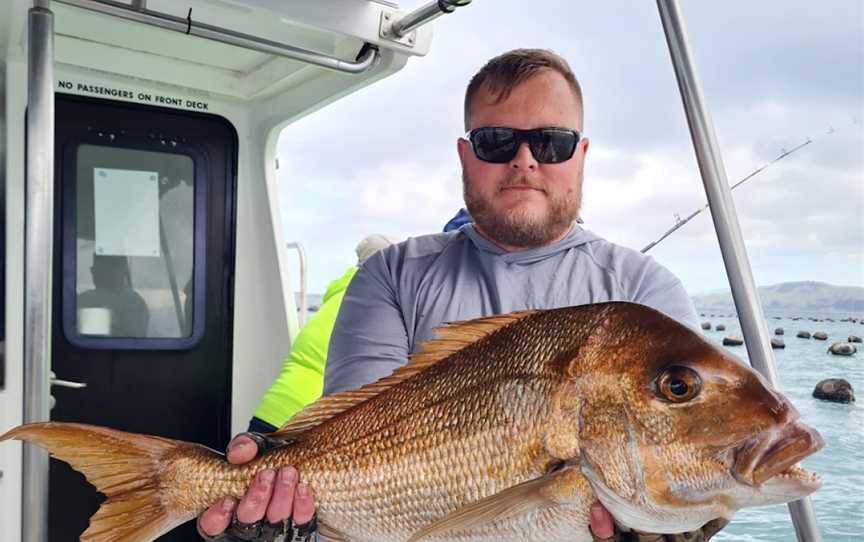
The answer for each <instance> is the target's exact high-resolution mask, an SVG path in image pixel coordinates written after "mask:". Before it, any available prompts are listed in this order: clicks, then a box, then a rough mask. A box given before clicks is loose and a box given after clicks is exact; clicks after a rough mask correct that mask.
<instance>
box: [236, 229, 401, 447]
mask: <svg viewBox="0 0 864 542" xmlns="http://www.w3.org/2000/svg"><path fill="white" fill-rule="evenodd" d="M394 242H395V240H394V239H391V238H389V237H386V236H384V235H379V234H375V235H370V236H369V237H366V238H365V239H363V240H362V241H360V243H359V244H358V245H357V248H356V249H355V250H356V253H357V265H352V266H351V267H350V268H348V270H346V271H345V273H344V274H343V275H342V276H341V277H339V278H337V279H336V280H334V281H332V282H331V283H330V284H329V285H328V286H327V291H326V292H325V293H324V297H323V298H322V300H321V306H320V307H319V308H318V311H317V312H315V314H313V315H312V317H311V318H309V321H308V322H306V325H304V326H303V329H301V330H300V333H299V334H298V335H297V338H296V339H294V344H293V345H292V346H291V352H290V353H289V354H288V357H287V358H285V363H284V364H283V365H282V372H281V373H280V374H279V376H278V377H277V378H276V380H275V381H274V382H273V385H272V386H270V389H269V390H267V392H266V393H265V394H264V396H263V397H262V398H261V402H260V403H259V404H258V408H257V409H256V410H255V415H254V417H253V418H252V420H251V422H250V423H249V431H257V432H259V433H272V432H273V431H276V430H277V429H278V428H279V427H281V426H282V425H284V424H285V422H287V421H288V420H289V419H290V418H291V417H292V416H294V415H295V414H296V413H297V412H299V411H300V410H302V409H303V407H305V406H306V405H308V404H309V403H311V402H313V401H315V400H316V399H318V398H319V397H321V392H322V390H323V388H324V364H325V363H326V361H327V347H328V345H329V344H330V334H331V333H332V331H333V325H334V324H335V323H336V316H337V315H338V314H339V307H340V306H341V305H342V298H343V297H345V290H346V289H347V288H348V284H349V283H350V282H351V278H352V277H353V276H354V274H355V273H356V272H357V269H358V266H359V265H360V264H362V263H363V262H364V261H366V259H367V258H368V257H369V256H371V255H372V254H374V253H375V252H377V251H379V250H381V249H382V248H384V247H386V246H389V245H391V244H393V243H394Z"/></svg>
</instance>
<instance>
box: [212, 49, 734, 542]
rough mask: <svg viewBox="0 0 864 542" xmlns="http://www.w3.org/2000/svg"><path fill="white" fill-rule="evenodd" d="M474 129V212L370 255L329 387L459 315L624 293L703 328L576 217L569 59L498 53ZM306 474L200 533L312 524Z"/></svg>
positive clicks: (403, 358) (464, 141) (236, 456)
mask: <svg viewBox="0 0 864 542" xmlns="http://www.w3.org/2000/svg"><path fill="white" fill-rule="evenodd" d="M465 129H466V132H467V133H466V134H465V135H464V136H463V137H461V138H459V139H458V141H457V143H456V148H457V151H458V154H459V159H460V161H461V163H462V171H463V175H462V177H463V186H464V197H465V204H466V206H467V208H468V211H469V212H470V214H471V216H472V217H473V219H474V223H473V224H471V223H469V224H465V225H463V226H461V227H460V228H459V229H458V230H455V231H450V232H447V233H438V234H434V235H427V236H422V237H416V238H411V239H408V240H407V241H404V242H402V243H399V244H396V245H391V246H390V247H388V248H386V249H384V250H382V251H380V252H378V253H376V254H374V255H373V256H372V257H371V258H369V259H368V260H367V261H366V262H365V263H364V265H363V266H362V267H361V268H360V270H359V271H358V272H357V274H356V275H355V276H354V278H353V280H352V281H351V284H350V286H349V287H348V290H347V291H346V294H345V298H344V299H343V302H342V307H341V309H340V312H339V316H338V318H337V320H336V324H335V327H334V329H333V334H332V336H331V341H330V349H329V354H328V358H327V365H326V373H325V384H324V394H325V395H328V394H332V393H336V392H340V391H345V390H349V389H354V388H357V387H359V386H362V385H364V384H368V383H370V382H373V381H375V380H378V379H379V378H382V377H384V376H387V375H389V374H390V373H391V372H393V370H394V369H396V368H398V367H400V366H402V365H404V364H405V363H406V362H407V359H408V355H409V354H411V353H412V352H414V351H415V350H416V349H417V348H418V345H419V343H420V342H422V341H426V340H429V339H431V338H432V337H433V329H434V328H436V327H439V326H441V325H442V324H443V323H445V322H452V321H460V320H470V319H472V318H478V317H481V316H490V315H495V314H503V313H508V312H512V311H517V310H525V309H551V308H556V307H565V306H571V305H582V304H586V303H598V302H604V301H616V300H617V301H631V302H636V303H642V304H644V305H649V306H651V307H653V308H655V309H658V310H660V311H662V312H664V313H666V314H667V315H669V316H671V317H673V318H676V319H677V320H679V321H681V322H683V323H684V324H686V325H688V326H691V327H694V328H696V327H697V326H698V322H697V319H696V313H695V309H694V307H693V303H692V301H691V300H690V298H689V297H688V295H687V293H686V292H685V291H684V288H683V286H682V284H681V282H680V281H679V280H678V278H676V277H675V276H674V275H673V274H672V273H671V272H669V271H668V270H667V269H665V268H664V267H663V266H661V265H660V264H658V263H657V262H655V261H654V260H653V259H651V258H650V257H648V256H645V255H643V254H641V253H639V252H637V251H634V250H631V249H628V248H624V247H621V246H617V245H614V244H612V243H610V242H609V241H606V240H605V239H603V238H601V237H599V236H597V235H596V234H594V233H591V232H590V231H588V230H586V229H583V228H582V227H580V226H579V225H578V224H577V223H576V218H577V215H578V213H579V209H580V205H581V202H582V180H583V175H584V170H585V157H586V155H587V154H588V147H589V142H588V139H587V138H586V137H585V136H584V135H583V133H582V130H583V110H582V90H581V88H580V86H579V83H578V82H577V80H576V77H575V76H574V75H573V72H572V71H571V70H570V67H569V66H568V65H567V62H566V61H565V60H564V59H563V58H561V57H559V56H558V55H556V54H554V53H552V52H550V51H545V50H536V49H518V50H514V51H510V52H507V53H504V54H503V55H500V56H498V57H496V58H493V59H492V60H490V61H489V62H488V63H487V64H486V65H485V66H484V67H483V68H482V69H481V70H480V71H479V72H478V73H477V74H476V75H475V76H474V77H473V78H472V80H471V82H470V83H469V85H468V89H467V92H466V95H465ZM253 439H254V442H253ZM256 444H257V445H261V444H267V439H266V437H264V436H261V435H252V436H251V438H250V436H248V434H244V435H240V436H238V437H236V438H235V439H234V440H233V441H232V443H231V445H229V454H228V458H229V460H230V461H232V462H235V463H240V462H245V461H249V460H250V459H252V457H254V456H255V454H256V452H257V449H258V448H256ZM296 480H297V472H296V471H295V470H294V469H292V468H289V469H284V470H283V471H282V472H280V473H278V476H277V475H276V473H272V472H271V473H268V474H262V475H261V476H259V478H258V479H257V480H256V481H255V482H253V484H252V486H251V487H250V490H249V493H247V496H246V497H244V499H242V500H241V501H240V502H239V504H237V505H236V506H235V505H234V504H232V503H231V502H224V503H217V504H216V505H214V506H213V507H212V508H211V509H210V510H208V511H207V512H205V513H204V514H203V515H202V517H201V519H200V521H199V530H200V531H201V532H202V534H204V535H214V534H216V533H221V532H222V531H223V530H224V529H225V528H226V527H227V526H228V525H229V523H232V516H233V527H232V529H233V530H234V531H235V532H237V531H238V529H239V532H244V533H248V532H255V529H256V525H260V524H262V521H263V523H264V525H265V527H266V525H267V524H269V525H270V527H269V529H270V530H269V531H268V530H267V529H266V528H265V529H264V531H265V532H273V526H274V525H276V526H278V522H281V521H282V520H283V519H285V518H287V517H289V516H291V517H292V518H293V522H294V524H300V525H302V526H306V525H309V522H310V520H311V519H312V517H313V510H314V504H313V497H312V494H311V492H310V488H308V487H305V486H304V485H303V484H299V485H298V484H297V481H296ZM295 487H296V488H297V490H296V492H295ZM235 509H236V514H235ZM292 510H293V514H292ZM588 513H590V515H591V529H592V531H593V535H594V537H595V539H596V540H615V539H618V538H619V536H620V535H619V534H618V533H614V532H613V524H612V519H611V516H610V515H609V513H608V512H607V511H606V510H605V509H604V508H603V507H602V505H600V503H599V502H598V503H595V504H594V505H593V506H592V508H591V510H590V512H589V511H587V510H586V514H588ZM722 525H723V522H712V523H711V524H709V525H707V526H706V527H705V528H703V530H702V531H701V532H698V533H690V534H684V535H674V536H669V537H666V536H660V535H643V534H633V533H628V534H627V535H625V536H626V537H627V539H630V540H688V541H694V542H695V541H699V540H707V539H708V538H710V536H711V535H713V533H714V532H716V531H717V530H718V529H719V528H720V527H722ZM261 530H262V529H261V528H260V527H258V531H261ZM301 530H303V532H304V533H306V532H309V531H310V530H309V529H305V530H304V529H303V528H302V527H301ZM229 532H230V531H229ZM678 536H681V537H682V538H677V537H678ZM245 539H247V540H248V539H252V538H245ZM261 539H266V537H264V538H261ZM271 539H272V538H271Z"/></svg>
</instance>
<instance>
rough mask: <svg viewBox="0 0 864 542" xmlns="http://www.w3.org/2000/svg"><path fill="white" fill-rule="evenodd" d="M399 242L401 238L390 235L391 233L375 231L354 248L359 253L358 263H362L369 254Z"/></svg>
mask: <svg viewBox="0 0 864 542" xmlns="http://www.w3.org/2000/svg"><path fill="white" fill-rule="evenodd" d="M398 242H399V240H398V239H396V238H395V237H390V236H389V235H383V234H381V233H373V234H372V235H370V236H368V237H366V238H364V239H363V240H362V241H360V242H359V243H357V248H355V249H354V252H356V253H357V264H358V265H360V264H361V263H363V262H365V261H366V260H367V259H368V258H369V256H371V255H373V254H375V253H376V252H378V251H379V250H381V249H382V248H386V247H389V246H390V245H392V244H395V243H398Z"/></svg>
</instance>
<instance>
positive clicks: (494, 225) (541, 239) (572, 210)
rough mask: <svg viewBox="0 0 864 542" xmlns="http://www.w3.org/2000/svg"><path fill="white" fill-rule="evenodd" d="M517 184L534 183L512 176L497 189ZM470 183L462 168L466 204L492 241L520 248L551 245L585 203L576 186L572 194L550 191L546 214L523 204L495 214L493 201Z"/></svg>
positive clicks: (574, 218) (529, 184) (531, 184)
mask: <svg viewBox="0 0 864 542" xmlns="http://www.w3.org/2000/svg"><path fill="white" fill-rule="evenodd" d="M518 184H521V185H527V186H534V185H535V183H531V182H529V181H527V180H526V179H524V178H520V179H510V180H508V181H507V182H505V183H504V184H503V185H502V186H500V187H499V188H498V189H499V190H500V189H501V188H503V187H505V186H512V185H518ZM470 185H471V183H470V181H469V180H468V177H467V174H466V173H465V172H464V171H463V172H462V190H463V195H464V198H465V206H466V207H467V208H468V212H469V213H471V218H473V219H474V222H475V224H476V225H477V226H478V227H479V228H480V230H481V231H482V232H483V233H485V234H486V235H487V236H489V237H491V238H492V240H493V241H496V242H498V243H500V244H503V245H509V246H513V247H519V248H533V247H539V246H543V245H548V244H549V243H551V242H553V241H555V240H556V239H557V238H559V237H561V236H562V235H563V234H564V233H565V232H566V231H567V230H568V229H569V228H570V226H571V225H572V224H573V221H574V220H576V216H577V215H578V213H579V207H580V205H581V203H582V202H581V197H580V191H579V189H578V187H577V189H576V190H574V191H573V192H572V193H570V194H563V195H560V196H550V195H548V193H547V197H548V198H549V199H548V211H547V212H546V213H545V214H544V215H543V216H540V217H538V216H535V214H534V213H531V212H530V211H528V210H524V209H521V208H517V209H513V210H508V211H505V212H503V213H500V214H496V213H495V211H494V209H493V206H492V202H490V201H488V200H486V199H484V198H483V197H482V196H481V195H479V194H473V193H471V191H470V190H469V186H470Z"/></svg>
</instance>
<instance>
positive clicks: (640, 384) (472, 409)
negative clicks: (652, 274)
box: [0, 302, 823, 542]
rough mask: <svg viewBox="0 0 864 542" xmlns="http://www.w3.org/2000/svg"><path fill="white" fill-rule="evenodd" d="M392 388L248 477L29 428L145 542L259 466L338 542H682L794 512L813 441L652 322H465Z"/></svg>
mask: <svg viewBox="0 0 864 542" xmlns="http://www.w3.org/2000/svg"><path fill="white" fill-rule="evenodd" d="M438 331H439V335H438V337H437V338H436V339H435V340H433V341H430V342H428V343H426V344H425V345H424V347H423V349H422V351H421V352H420V353H417V354H415V355H413V356H412V358H411V361H410V362H409V363H408V364H407V365H406V366H405V367H402V368H400V369H398V370H397V371H395V372H394V373H393V374H392V375H391V376H389V377H386V378H384V379H382V380H380V381H378V382H375V383H373V384H370V385H367V386H364V387H362V388H360V389H358V390H354V391H350V392H345V393H340V394H336V395H333V396H329V397H325V398H322V399H320V400H319V401H317V402H316V403H313V404H312V405H310V406H309V407H307V408H306V409H305V410H304V411H303V412H301V413H300V414H298V415H297V416H296V417H295V418H294V419H293V420H292V421H291V422H290V423H289V424H288V425H286V426H285V427H283V428H282V429H281V430H280V431H279V432H278V433H276V434H274V435H276V436H278V437H279V438H281V439H285V440H287V441H288V442H289V444H288V445H287V446H285V447H282V448H278V449H275V450H271V451H269V452H266V453H264V454H261V456H260V457H258V458H256V459H255V460H254V461H252V462H250V463H247V464H244V465H231V464H229V463H227V462H226V461H225V459H224V457H223V456H222V455H221V454H219V453H217V452H215V451H213V450H210V449H208V448H205V447H203V446H200V445H197V444H191V443H185V442H178V441H172V440H169V439H164V438H160V437H152V436H144V435H137V434H130V433H123V432H120V431H115V430H112V429H107V428H102V427H95V426H87V425H80V424H66V423H41V424H32V425H25V426H21V427H17V428H15V429H13V430H11V431H9V432H8V433H6V434H5V435H3V436H2V437H0V440H5V439H11V438H15V439H19V440H25V441H28V442H31V443H34V444H36V445H39V446H42V447H44V448H46V449H47V450H49V451H50V453H51V454H52V455H53V456H54V457H56V458H58V459H61V460H63V461H66V462H67V463H69V464H70V465H71V466H72V467H73V468H75V469H76V470H79V471H81V472H82V473H84V475H85V476H86V477H87V479H88V480H89V481H90V482H91V483H92V484H93V485H95V486H96V487H97V489H98V490H99V491H101V492H102V493H104V494H105V495H106V496H107V497H108V498H107V500H106V502H105V503H104V504H103V505H102V506H101V507H100V509H99V510H98V511H97V512H96V514H95V515H94V516H93V517H92V518H91V521H90V526H89V528H88V529H87V530H86V531H85V533H84V534H83V535H82V538H81V539H82V540H85V541H97V542H102V541H107V540H122V541H129V542H132V541H134V542H139V541H140V542H143V541H150V540H153V539H155V538H157V537H158V536H159V535H161V534H163V533H165V532H167V531H169V530H171V529H173V528H174V527H176V526H177V525H179V524H181V523H183V522H185V521H187V520H189V519H192V518H194V517H195V516H197V515H198V514H199V513H200V512H202V511H203V510H204V509H206V508H207V506H209V505H210V504H211V503H213V502H215V501H216V500H218V499H220V498H223V497H226V496H233V497H235V498H237V497H240V496H241V495H242V494H243V493H244V492H245V490H246V488H247V487H248V485H249V483H250V482H251V480H252V478H253V477H254V476H255V474H256V473H257V472H259V471H261V470H263V469H267V468H270V469H275V468H279V467H281V466H285V465H295V466H296V467H297V468H298V470H299V472H300V474H301V478H302V481H303V482H305V483H307V484H309V485H310V486H311V487H312V488H313V489H314V491H315V497H316V502H317V503H318V507H319V508H318V521H319V525H320V528H321V530H322V532H324V533H325V534H327V535H329V536H330V537H333V538H335V539H337V540H350V541H361V542H363V541H384V542H405V541H411V542H413V541H420V540H437V541H455V540H459V541H464V542H480V541H489V542H493V541H494V542H501V541H506V540H520V541H522V540H526V541H530V540H536V541H540V540H543V541H557V540H560V541H564V540H566V541H568V542H573V541H577V542H578V541H590V540H591V535H590V533H589V530H588V524H589V517H588V510H589V506H590V503H591V502H592V501H594V500H595V498H599V499H600V501H601V502H602V503H603V504H604V506H606V508H607V509H608V510H609V511H610V512H611V513H612V515H613V516H614V517H615V520H616V522H618V523H619V524H620V525H621V526H622V527H626V528H632V529H638V530H641V531H647V532H655V533H679V532H684V531H690V530H694V529H697V528H699V527H701V526H702V525H703V524H705V523H707V522H708V521H710V520H712V519H715V518H730V517H731V516H732V514H733V513H734V512H735V511H736V510H738V509H739V508H742V507H746V506H756V505H764V504H775V503H781V502H787V501H790V500H794V499H798V498H800V497H802V496H804V495H807V494H809V493H812V492H813V491H815V490H816V489H817V488H818V487H819V484H820V482H819V479H818V478H817V477H816V476H815V475H813V474H810V473H808V472H806V471H804V470H803V469H801V468H800V467H798V466H797V463H798V462H799V461H800V460H801V459H802V458H804V457H806V456H808V455H810V454H812V453H813V452H815V451H817V450H818V449H820V448H821V447H822V445H823V442H822V439H821V437H820V436H819V434H818V433H817V432H816V431H815V430H813V429H811V428H809V427H807V426H805V425H804V424H803V423H801V421H800V420H799V418H798V413H797V411H796V410H795V408H794V407H793V406H792V405H791V404H790V403H789V402H788V400H786V399H785V398H784V397H783V396H782V395H780V394H779V393H778V392H777V391H775V390H773V389H772V388H771V387H770V385H768V384H767V383H766V382H765V381H764V380H763V379H762V378H761V377H760V376H759V375H758V374H757V373H756V372H755V371H753V370H752V369H750V368H749V367H748V366H746V365H744V364H743V363H741V362H740V361H738V360H737V359H735V358H733V357H732V356H730V355H729V354H728V353H727V352H725V351H724V350H722V349H720V348H718V347H717V346H714V345H712V344H711V343H709V342H708V341H706V340H705V339H704V338H703V337H701V336H700V335H699V334H698V333H696V332H694V331H692V330H690V329H688V328H686V327H685V326H683V325H681V324H679V323H677V322H675V321H674V320H672V319H670V318H668V317H666V316H665V315H663V314H661V313H659V312H657V311H655V310H653V309H650V308H648V307H645V306H642V305H637V304H632V303H624V302H615V303H603V304H597V305H585V306H579V307H568V308H562V309H553V310H544V311H524V312H517V313H512V314H509V315H503V316H494V317H489V318H481V319H477V320H472V321H469V322H461V323H455V324H452V325H449V326H446V327H444V328H442V329H440V330H438Z"/></svg>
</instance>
